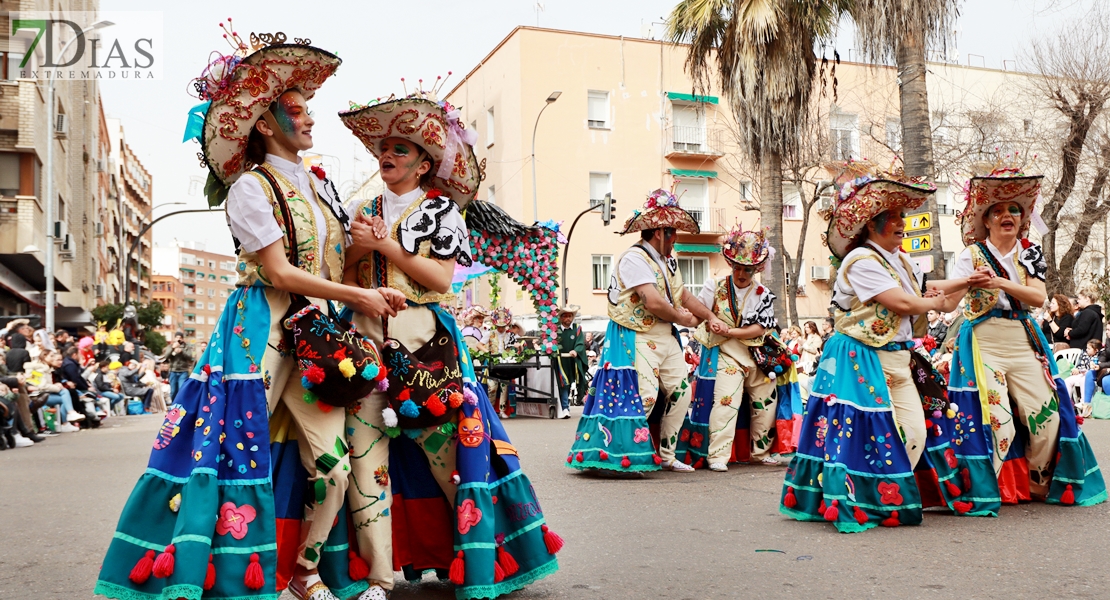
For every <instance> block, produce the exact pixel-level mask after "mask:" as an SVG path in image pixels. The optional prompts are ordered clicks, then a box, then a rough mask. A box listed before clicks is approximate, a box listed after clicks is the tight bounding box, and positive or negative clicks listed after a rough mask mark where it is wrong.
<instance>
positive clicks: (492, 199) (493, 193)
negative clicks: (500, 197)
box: [486, 185, 497, 204]
mask: <svg viewBox="0 0 1110 600" xmlns="http://www.w3.org/2000/svg"><path fill="white" fill-rule="evenodd" d="M486 202H489V203H490V204H497V186H496V185H491V186H489V187H488V188H486Z"/></svg>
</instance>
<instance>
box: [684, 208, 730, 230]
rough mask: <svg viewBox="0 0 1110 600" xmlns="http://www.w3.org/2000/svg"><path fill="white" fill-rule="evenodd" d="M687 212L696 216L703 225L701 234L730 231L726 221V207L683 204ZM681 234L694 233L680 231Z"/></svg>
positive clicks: (700, 225) (700, 224) (695, 218)
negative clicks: (692, 206)
mask: <svg viewBox="0 0 1110 600" xmlns="http://www.w3.org/2000/svg"><path fill="white" fill-rule="evenodd" d="M682 208H684V209H686V212H688V213H690V215H692V216H693V217H694V220H696V221H697V222H698V226H699V227H701V235H706V234H714V235H716V234H721V233H727V232H728V225H727V224H726V223H725V209H724V208H708V207H701V208H691V207H689V206H683V207H682ZM679 235H693V234H687V233H683V232H679Z"/></svg>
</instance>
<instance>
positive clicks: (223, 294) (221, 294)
mask: <svg viewBox="0 0 1110 600" xmlns="http://www.w3.org/2000/svg"><path fill="white" fill-rule="evenodd" d="M220 297H221V298H227V290H220Z"/></svg>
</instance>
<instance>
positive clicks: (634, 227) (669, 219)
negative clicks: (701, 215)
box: [621, 189, 701, 235]
mask: <svg viewBox="0 0 1110 600" xmlns="http://www.w3.org/2000/svg"><path fill="white" fill-rule="evenodd" d="M667 227H671V228H674V229H677V230H679V231H686V232H689V233H701V226H699V225H698V221H697V219H695V218H694V216H693V215H691V214H690V213H688V212H686V210H685V209H683V208H682V207H681V206H679V204H678V198H676V197H675V195H674V194H672V193H670V192H668V191H667V190H664V189H658V190H655V191H654V192H652V193H651V194H648V198H647V202H645V203H644V209H643V210H635V211H633V212H632V216H630V217H628V220H627V221H625V222H624V230H622V231H621V235H624V234H626V233H632V232H633V231H643V230H645V229H664V228H667Z"/></svg>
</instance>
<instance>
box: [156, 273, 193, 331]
mask: <svg viewBox="0 0 1110 600" xmlns="http://www.w3.org/2000/svg"><path fill="white" fill-rule="evenodd" d="M150 287H151V295H152V297H153V301H154V302H160V303H161V304H162V324H161V325H159V326H158V327H155V328H154V330H155V331H157V332H159V333H161V334H162V335H163V336H165V338H166V339H167V340H168V339H172V338H173V336H174V334H175V333H177V332H178V331H185V290H184V287H183V286H182V285H181V280H179V279H178V278H177V277H174V276H173V275H154V276H153V278H152V281H151V286H150Z"/></svg>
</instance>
